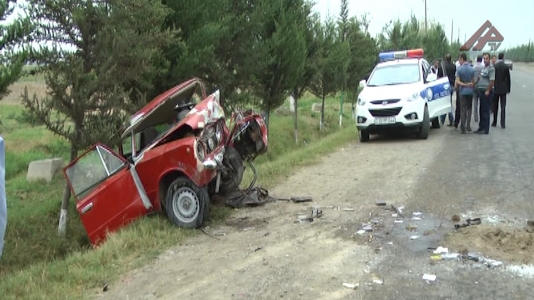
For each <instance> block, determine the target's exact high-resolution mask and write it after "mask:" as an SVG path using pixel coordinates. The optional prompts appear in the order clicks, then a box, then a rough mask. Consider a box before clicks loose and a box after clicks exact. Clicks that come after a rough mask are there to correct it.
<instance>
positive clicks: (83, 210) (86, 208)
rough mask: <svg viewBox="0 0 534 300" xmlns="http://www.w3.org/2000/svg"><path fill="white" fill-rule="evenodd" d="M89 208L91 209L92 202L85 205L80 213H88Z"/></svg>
mask: <svg viewBox="0 0 534 300" xmlns="http://www.w3.org/2000/svg"><path fill="white" fill-rule="evenodd" d="M91 208H93V203H92V202H91V203H89V204H87V205H86V206H84V207H82V209H81V213H82V214H85V213H87V212H88V211H90V210H91Z"/></svg>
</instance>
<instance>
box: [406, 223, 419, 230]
mask: <svg viewBox="0 0 534 300" xmlns="http://www.w3.org/2000/svg"><path fill="white" fill-rule="evenodd" d="M406 230H409V231H415V230H417V225H414V224H408V225H406Z"/></svg>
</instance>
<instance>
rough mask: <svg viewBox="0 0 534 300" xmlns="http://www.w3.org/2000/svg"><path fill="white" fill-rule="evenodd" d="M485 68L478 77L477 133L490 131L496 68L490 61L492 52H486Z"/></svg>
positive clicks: (484, 56)
mask: <svg viewBox="0 0 534 300" xmlns="http://www.w3.org/2000/svg"><path fill="white" fill-rule="evenodd" d="M483 58H484V68H483V69H482V71H480V78H479V79H478V92H479V94H480V123H478V130H477V131H476V133H480V134H488V133H489V128H490V126H489V125H490V124H489V119H490V99H493V83H494V82H495V68H494V67H493V66H492V65H491V63H490V54H489V53H487V52H486V53H484V55H483Z"/></svg>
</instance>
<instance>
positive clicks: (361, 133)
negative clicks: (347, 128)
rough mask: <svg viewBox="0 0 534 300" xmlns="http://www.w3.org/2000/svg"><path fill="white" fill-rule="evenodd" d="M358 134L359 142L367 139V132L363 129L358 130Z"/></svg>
mask: <svg viewBox="0 0 534 300" xmlns="http://www.w3.org/2000/svg"><path fill="white" fill-rule="evenodd" d="M358 136H359V137H360V142H362V143H365V142H368V141H369V132H367V131H365V130H358Z"/></svg>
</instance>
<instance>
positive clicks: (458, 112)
mask: <svg viewBox="0 0 534 300" xmlns="http://www.w3.org/2000/svg"><path fill="white" fill-rule="evenodd" d="M454 66H455V68H456V69H455V70H458V69H459V68H460V67H461V66H462V64H460V55H458V60H457V61H456V63H454ZM455 74H456V71H455ZM455 82H456V80H455ZM454 92H455V93H456V104H455V105H454V106H455V107H456V109H455V111H454V128H455V129H456V128H458V124H460V118H461V117H462V114H461V109H460V108H461V104H460V93H459V91H458V86H457V85H456V83H455V84H454Z"/></svg>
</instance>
